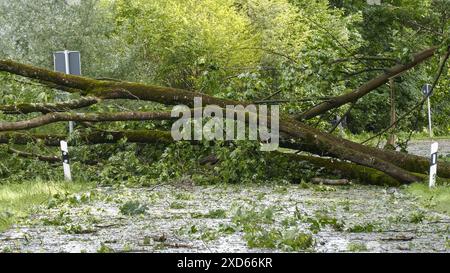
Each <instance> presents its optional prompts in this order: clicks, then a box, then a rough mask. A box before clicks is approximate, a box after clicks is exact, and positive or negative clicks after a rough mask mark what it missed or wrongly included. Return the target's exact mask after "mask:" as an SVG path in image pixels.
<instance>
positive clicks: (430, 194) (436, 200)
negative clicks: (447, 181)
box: [407, 183, 450, 216]
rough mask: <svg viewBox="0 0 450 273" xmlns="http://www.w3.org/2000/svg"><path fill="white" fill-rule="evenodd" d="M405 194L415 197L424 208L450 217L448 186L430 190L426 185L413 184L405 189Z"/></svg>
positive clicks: (449, 189)
mask: <svg viewBox="0 0 450 273" xmlns="http://www.w3.org/2000/svg"><path fill="white" fill-rule="evenodd" d="M407 192H409V193H410V194H412V195H414V196H417V197H418V198H419V201H420V202H421V203H422V205H424V206H425V207H429V208H432V209H434V210H436V211H439V212H442V213H445V214H447V215H449V216H450V186H449V185H440V186H436V187H435V188H432V189H430V188H428V185H427V184H423V183H414V184H411V185H410V186H408V187H407Z"/></svg>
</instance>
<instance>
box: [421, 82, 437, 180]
mask: <svg viewBox="0 0 450 273" xmlns="http://www.w3.org/2000/svg"><path fill="white" fill-rule="evenodd" d="M422 92H423V94H424V95H425V96H426V97H427V106H428V132H429V134H430V138H431V139H432V138H433V130H432V128H431V104H430V96H431V95H432V92H433V88H432V85H431V84H428V83H427V84H425V85H424V86H423V87H422ZM438 147H439V144H438V143H437V142H433V143H431V150H430V181H429V184H428V185H429V187H430V188H433V187H434V186H435V185H436V175H437V153H438Z"/></svg>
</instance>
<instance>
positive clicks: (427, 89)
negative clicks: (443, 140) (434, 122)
mask: <svg viewBox="0 0 450 273" xmlns="http://www.w3.org/2000/svg"><path fill="white" fill-rule="evenodd" d="M431 87H432V86H431V84H428V83H427V84H425V85H424V86H423V87H422V92H423V94H424V95H425V96H426V97H427V105H428V133H429V134H430V138H432V137H433V131H432V129H431V104H430V96H431V91H432V90H431V89H432V88H431Z"/></svg>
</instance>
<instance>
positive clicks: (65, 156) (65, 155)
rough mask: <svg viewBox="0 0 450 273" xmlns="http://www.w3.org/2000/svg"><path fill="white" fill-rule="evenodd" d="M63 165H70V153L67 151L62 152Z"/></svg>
mask: <svg viewBox="0 0 450 273" xmlns="http://www.w3.org/2000/svg"><path fill="white" fill-rule="evenodd" d="M61 153H62V161H63V163H66V164H69V153H68V152H66V151H61Z"/></svg>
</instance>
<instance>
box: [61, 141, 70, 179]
mask: <svg viewBox="0 0 450 273" xmlns="http://www.w3.org/2000/svg"><path fill="white" fill-rule="evenodd" d="M60 145H61V157H62V162H63V169H64V179H65V180H66V181H72V174H71V172H70V163H69V147H68V146H67V142H66V141H64V140H61V141H60Z"/></svg>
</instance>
